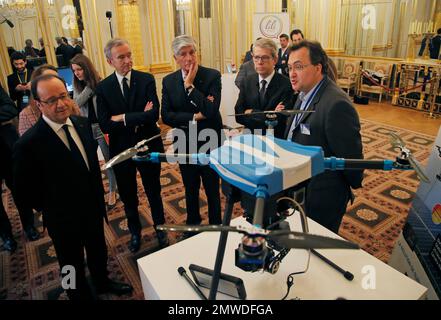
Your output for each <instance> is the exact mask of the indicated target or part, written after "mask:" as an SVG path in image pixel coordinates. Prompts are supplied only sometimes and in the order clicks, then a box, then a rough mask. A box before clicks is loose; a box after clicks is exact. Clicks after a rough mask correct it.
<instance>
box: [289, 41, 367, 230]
mask: <svg viewBox="0 0 441 320" xmlns="http://www.w3.org/2000/svg"><path fill="white" fill-rule="evenodd" d="M328 59H329V58H328V57H327V55H326V53H325V51H324V50H323V48H322V47H321V45H320V44H319V43H317V42H310V41H302V42H300V43H299V44H298V45H294V46H293V47H292V48H291V49H290V55H289V60H288V66H289V72H290V80H291V84H292V88H293V89H294V90H295V91H298V92H300V95H299V98H298V99H297V102H296V105H295V107H294V109H301V110H311V111H315V113H312V114H311V113H308V114H303V115H300V114H299V115H296V116H293V117H291V119H290V121H288V125H287V130H286V137H287V139H288V140H290V141H294V142H297V143H300V144H303V145H310V146H320V147H322V148H323V151H324V154H325V156H326V157H337V158H351V159H362V158H363V151H362V142H361V135H360V122H359V118H358V114H357V112H356V110H355V109H354V107H353V106H352V103H351V101H350V100H349V98H348V95H347V94H346V93H344V92H343V91H342V90H341V89H340V88H339V87H338V86H337V85H336V84H335V83H334V82H333V81H331V80H330V79H329V78H328V77H327V72H328V70H327V68H328ZM362 179H363V171H362V170H360V171H327V172H325V173H322V174H320V175H317V176H315V177H312V178H311V179H310V180H309V181H307V182H306V183H305V186H306V200H305V206H306V213H307V215H308V216H309V217H310V218H312V219H313V220H315V221H317V222H318V223H320V224H322V225H323V226H325V227H326V228H328V229H330V230H332V231H334V232H338V229H339V226H340V223H341V220H342V218H343V215H344V214H345V212H346V206H347V204H348V202H349V200H350V199H351V197H352V192H351V188H354V189H356V188H360V187H361V186H362V185H361V182H362Z"/></svg>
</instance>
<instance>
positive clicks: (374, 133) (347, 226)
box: [0, 121, 434, 300]
mask: <svg viewBox="0 0 441 320" xmlns="http://www.w3.org/2000/svg"><path fill="white" fill-rule="evenodd" d="M390 131H395V132H397V133H398V134H399V135H401V137H402V138H403V139H404V140H405V141H406V142H407V143H408V147H409V149H410V150H411V151H412V152H413V153H414V155H415V156H416V158H417V159H418V160H419V161H421V162H422V163H425V161H426V160H427V159H428V157H429V154H430V150H431V147H432V144H433V140H434V137H431V136H425V135H421V134H418V133H414V132H410V131H406V130H403V129H399V128H394V127H390V126H385V125H381V124H378V123H374V122H370V121H362V135H363V144H364V154H365V157H366V158H367V159H384V158H388V159H393V158H394V157H395V156H396V152H395V151H394V150H393V149H392V147H391V146H390V144H389V141H388V136H387V133H388V132H390ZM162 168H163V169H162V177H161V184H162V187H163V189H162V195H163V201H164V207H165V210H166V220H167V223H177V224H180V223H184V221H185V216H186V215H185V198H184V188H183V186H182V183H181V177H180V173H179V170H178V169H177V167H176V166H175V165H169V164H163V167H162ZM418 184H419V182H418V180H417V178H416V176H415V174H414V172H413V171H407V172H406V171H400V172H381V171H369V172H366V177H365V180H364V188H363V189H362V190H358V191H357V198H356V201H355V202H354V204H353V205H351V206H350V207H349V208H348V213H347V215H346V217H345V218H344V221H343V224H342V227H341V228H340V234H341V235H342V236H343V237H345V238H347V239H349V240H352V241H354V242H356V243H359V244H360V245H361V247H362V248H363V249H364V250H366V251H367V252H369V253H370V254H372V255H374V256H376V257H377V258H379V259H381V260H383V261H385V262H387V260H388V258H389V256H390V253H391V251H392V249H393V246H394V243H395V240H396V238H397V236H398V235H399V233H400V231H401V228H402V227H403V226H404V223H405V221H406V217H407V213H408V210H409V206H410V203H411V201H412V199H413V196H414V193H415V192H416V190H417V188H418ZM105 187H106V188H107V187H108V185H107V180H105ZM138 192H139V196H140V199H141V205H140V213H141V220H142V224H143V226H144V229H143V232H142V235H143V242H142V247H141V250H140V251H139V252H138V253H137V254H135V255H132V254H131V253H130V252H129V250H128V248H127V243H128V241H129V239H130V234H129V231H128V229H127V223H126V220H125V218H124V211H123V207H122V203H121V202H120V201H118V203H117V205H116V206H115V207H114V208H112V209H111V210H109V222H110V223H109V225H105V234H106V239H107V244H108V248H109V264H108V266H109V271H110V277H111V278H113V279H115V280H119V281H126V282H130V283H131V284H132V285H133V287H134V289H135V290H134V293H133V294H132V295H131V296H125V297H122V299H143V298H144V295H143V292H142V287H141V282H140V279H139V275H138V270H137V266H136V260H137V259H138V258H140V257H142V256H145V255H147V254H150V253H152V252H154V251H156V250H158V242H157V240H156V237H155V233H154V230H153V227H152V219H151V216H150V209H149V207H148V205H147V203H146V197H145V195H144V192H143V189H142V186H141V184H139V189H138ZM3 198H4V203H7V205H6V207H7V212H8V214H9V216H10V220H11V223H12V225H13V230H14V235H15V237H16V240H17V241H18V249H17V251H16V252H15V253H14V254H12V255H10V254H9V253H8V252H6V251H4V250H3V249H2V248H1V247H0V299H19V300H28V299H51V300H52V299H67V297H66V295H65V294H64V292H63V290H62V289H61V287H60V280H59V276H58V275H59V269H58V264H57V260H56V256H55V251H54V248H53V246H52V243H51V240H50V238H49V237H48V236H47V234H45V236H44V237H42V238H41V239H40V240H38V241H36V242H26V241H25V238H24V235H23V234H22V230H21V224H20V220H19V217H18V214H17V212H16V210H15V207H14V205H13V201H12V199H11V197H10V194H9V192H4V193H3ZM224 200H225V199H224V198H223V199H222V208H223V206H224V202H225V201H224ZM200 201H201V208H202V213H203V216H204V217H205V218H204V223H207V203H206V198H205V195H204V194H203V193H201V195H200ZM240 214H241V209H240V207H238V206H237V205H236V207H235V211H234V215H235V216H238V215H240ZM36 219H37V227H38V228H39V230H40V231H42V223H41V216H40V215H39V214H37V215H36ZM170 235H171V236H174V235H173V234H170ZM175 241H176V239H175V238H172V237H171V243H174V242H175ZM106 298H108V299H116V297H114V296H107V297H106Z"/></svg>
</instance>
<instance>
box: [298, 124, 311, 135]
mask: <svg viewBox="0 0 441 320" xmlns="http://www.w3.org/2000/svg"><path fill="white" fill-rule="evenodd" d="M300 132H302V134H305V135H307V136H310V135H311V129H310V127H309V124H307V123H302V124H300Z"/></svg>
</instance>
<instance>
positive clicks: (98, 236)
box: [47, 210, 108, 300]
mask: <svg viewBox="0 0 441 320" xmlns="http://www.w3.org/2000/svg"><path fill="white" fill-rule="evenodd" d="M85 211H87V212H85ZM85 211H84V212H81V213H80V212H79V213H78V216H79V217H78V218H79V221H78V225H76V226H75V227H70V228H69V227H66V226H65V225H60V226H59V227H54V226H53V223H48V227H47V229H48V232H49V236H50V237H51V238H52V242H53V244H54V247H55V252H56V253H57V258H58V263H59V265H60V271H62V269H63V267H64V266H73V267H74V268H75V276H76V289H75V290H67V294H68V296H69V299H71V300H83V299H91V293H90V288H89V286H88V284H87V281H86V274H85V270H84V249H86V255H87V267H88V268H89V271H90V275H91V278H92V281H93V283H94V284H95V285H99V284H102V283H105V282H106V281H107V280H108V277H107V276H108V272H107V247H106V241H105V237H104V222H103V219H102V218H101V217H98V218H94V219H93V220H92V219H90V218H88V217H87V216H88V215H89V217H90V216H94V217H96V212H93V213H91V212H90V211H89V210H85ZM64 275H66V274H64ZM62 276H63V275H62Z"/></svg>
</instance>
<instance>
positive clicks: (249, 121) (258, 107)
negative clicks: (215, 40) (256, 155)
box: [235, 39, 292, 138]
mask: <svg viewBox="0 0 441 320" xmlns="http://www.w3.org/2000/svg"><path fill="white" fill-rule="evenodd" d="M253 60H254V66H255V70H256V73H255V74H252V75H250V76H248V77H247V78H245V79H244V81H243V82H242V84H241V86H240V93H239V98H238V99H237V103H236V106H235V112H236V114H252V113H253V112H259V111H269V110H276V111H281V110H283V108H284V107H283V106H282V104H284V103H286V101H288V100H289V99H290V98H291V97H292V90H291V86H290V83H289V79H288V78H287V77H285V76H283V75H281V74H279V73H277V72H276V71H275V70H274V66H275V65H276V63H277V46H276V44H275V43H274V41H273V40H270V39H259V40H257V41H256V42H255V43H254V46H253ZM236 121H237V122H238V123H240V124H242V125H244V126H245V127H246V128H248V129H250V130H252V131H253V132H254V133H260V134H265V132H266V130H265V129H266V128H267V125H266V123H265V121H266V116H265V115H264V114H256V115H246V116H236ZM285 122H286V117H284V116H278V124H277V126H276V127H275V130H274V134H275V136H276V137H278V138H282V136H283V133H284V131H285V126H284V124H285ZM256 130H259V131H256Z"/></svg>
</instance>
